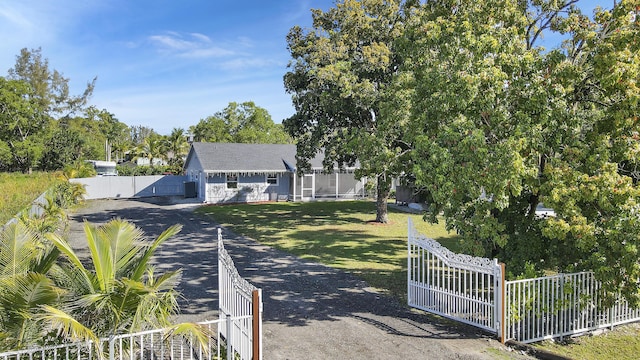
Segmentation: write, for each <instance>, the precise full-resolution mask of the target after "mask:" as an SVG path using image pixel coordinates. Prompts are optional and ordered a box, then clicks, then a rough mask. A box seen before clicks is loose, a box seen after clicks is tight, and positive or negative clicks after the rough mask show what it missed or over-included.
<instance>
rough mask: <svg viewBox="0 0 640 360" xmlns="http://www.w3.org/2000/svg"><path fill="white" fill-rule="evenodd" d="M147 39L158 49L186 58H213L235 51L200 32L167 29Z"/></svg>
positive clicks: (228, 54)
mask: <svg viewBox="0 0 640 360" xmlns="http://www.w3.org/2000/svg"><path fill="white" fill-rule="evenodd" d="M148 39H149V41H150V42H151V43H152V44H154V45H155V46H156V47H157V48H158V51H160V52H162V53H165V54H171V55H175V56H179V57H186V58H215V57H223V56H231V55H234V54H235V52H234V51H232V50H228V49H225V48H222V47H219V46H215V45H213V44H212V41H211V39H210V38H209V37H208V36H206V35H203V34H200V33H190V34H185V35H182V34H180V33H176V32H172V31H168V32H166V33H164V34H162V35H153V36H149V38H148Z"/></svg>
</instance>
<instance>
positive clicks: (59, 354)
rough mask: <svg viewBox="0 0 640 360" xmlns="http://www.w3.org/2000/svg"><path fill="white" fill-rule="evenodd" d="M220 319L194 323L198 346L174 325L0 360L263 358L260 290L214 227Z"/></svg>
mask: <svg viewBox="0 0 640 360" xmlns="http://www.w3.org/2000/svg"><path fill="white" fill-rule="evenodd" d="M218 283H219V285H220V286H219V288H218V291H219V294H220V300H219V304H220V306H219V319H218V320H211V321H205V322H200V323H198V324H199V326H200V328H201V329H202V330H204V332H205V334H207V338H208V342H207V343H206V344H201V343H199V342H197V341H195V339H194V338H193V337H191V336H185V335H183V334H178V333H177V332H175V331H174V330H175V329H174V328H166V329H155V330H149V331H142V332H137V333H132V334H120V335H115V336H111V337H109V338H104V339H101V340H100V342H99V343H98V344H94V343H92V342H90V341H86V342H74V343H64V344H59V345H53V346H43V347H33V348H29V349H23V350H16V351H9V352H4V353H0V360H23V359H24V360H27V359H28V360H48V359H54V360H80V359H82V360H93V359H109V360H125V359H145V360H147V359H148V360H163V359H181V360H204V359H207V360H213V359H216V360H222V359H223V358H226V359H227V360H232V359H233V360H249V359H253V360H262V291H261V290H260V289H258V288H256V287H255V286H253V285H251V284H250V283H249V282H247V281H246V280H245V279H243V278H242V277H240V275H239V274H238V271H237V270H236V268H235V265H234V263H233V259H232V258H231V256H229V254H228V253H227V251H226V250H225V249H224V244H223V240H222V235H221V230H220V229H218Z"/></svg>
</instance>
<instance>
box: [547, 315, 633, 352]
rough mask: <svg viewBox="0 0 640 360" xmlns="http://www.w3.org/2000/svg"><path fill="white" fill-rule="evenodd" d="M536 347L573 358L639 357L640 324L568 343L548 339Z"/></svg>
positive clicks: (617, 328) (621, 327)
mask: <svg viewBox="0 0 640 360" xmlns="http://www.w3.org/2000/svg"><path fill="white" fill-rule="evenodd" d="M536 347H538V348H541V349H545V350H547V351H551V352H553V353H555V354H559V355H563V356H566V357H568V358H571V359H582V360H600V359H621V360H623V359H628V360H632V359H637V358H638V356H639V355H638V354H640V324H630V325H625V326H619V327H616V328H614V330H613V331H607V332H605V333H603V334H600V335H597V336H590V335H585V336H581V337H577V338H573V339H571V340H570V341H568V342H566V343H556V342H551V341H546V342H543V343H540V344H538V345H536Z"/></svg>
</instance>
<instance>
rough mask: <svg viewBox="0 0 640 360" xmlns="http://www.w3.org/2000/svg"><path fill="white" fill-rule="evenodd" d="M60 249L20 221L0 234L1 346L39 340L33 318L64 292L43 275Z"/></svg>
mask: <svg viewBox="0 0 640 360" xmlns="http://www.w3.org/2000/svg"><path fill="white" fill-rule="evenodd" d="M58 254H59V252H58V251H57V249H55V247H53V246H52V245H51V244H47V243H45V242H43V241H42V239H41V238H40V237H39V235H38V234H37V233H35V232H33V231H32V230H30V229H29V228H28V227H26V226H25V225H23V224H22V223H20V222H18V223H14V224H11V225H9V226H8V227H6V228H5V229H3V231H2V232H1V233H0V334H1V340H0V349H2V350H12V349H16V348H21V347H23V346H25V345H29V344H35V343H38V342H39V341H40V340H41V338H42V332H41V328H40V326H39V324H38V323H37V321H36V318H37V316H39V314H41V313H42V308H41V306H43V305H49V304H54V303H56V302H57V301H58V299H59V298H60V296H62V294H63V293H64V291H63V290H62V289H60V288H59V287H57V286H56V285H55V283H54V282H53V281H52V280H51V278H50V277H48V276H47V275H45V274H46V273H48V272H49V270H50V269H52V267H53V266H54V263H55V260H56V259H57V256H58Z"/></svg>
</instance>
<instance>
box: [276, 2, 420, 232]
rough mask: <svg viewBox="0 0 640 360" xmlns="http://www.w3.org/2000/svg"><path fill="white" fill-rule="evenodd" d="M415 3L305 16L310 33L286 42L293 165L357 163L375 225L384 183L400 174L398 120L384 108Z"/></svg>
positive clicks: (403, 156) (361, 5)
mask: <svg viewBox="0 0 640 360" xmlns="http://www.w3.org/2000/svg"><path fill="white" fill-rule="evenodd" d="M413 3H414V2H404V1H400V0H392V1H387V0H361V1H356V0H344V1H339V2H337V3H336V5H335V7H334V8H331V9H329V10H328V11H326V12H323V11H321V10H312V12H313V13H312V15H313V27H312V28H311V29H306V30H303V29H302V28H300V27H298V26H296V27H294V28H292V29H291V30H290V31H289V34H288V36H287V44H288V49H289V51H290V53H291V57H292V60H291V62H290V64H289V68H290V71H289V72H287V74H286V75H285V77H284V84H285V88H286V90H287V91H288V92H289V93H291V94H292V100H293V104H294V107H295V110H296V113H295V114H294V115H293V116H292V117H290V118H288V119H286V120H285V121H284V122H283V124H284V125H285V128H286V129H287V131H288V132H289V134H291V136H292V137H294V138H295V139H296V140H297V155H298V166H299V168H300V169H301V170H302V172H304V171H306V170H308V169H309V160H310V159H312V158H313V157H314V156H316V154H317V153H319V152H324V156H325V161H324V166H325V168H326V169H327V170H333V168H334V167H336V166H338V167H342V166H344V165H345V164H346V165H353V164H355V162H356V161H358V162H359V163H360V169H359V171H358V172H357V174H356V175H357V176H371V177H373V178H375V179H376V180H377V206H376V207H377V215H376V221H378V222H382V223H386V222H387V221H388V216H387V200H388V197H389V193H390V190H391V182H392V179H393V178H394V177H397V176H399V175H400V174H401V173H402V172H403V170H404V169H406V168H407V164H408V154H409V153H410V151H411V148H412V146H411V145H410V144H407V143H406V142H405V141H403V133H404V132H405V131H406V128H405V126H406V123H405V119H406V118H405V117H403V116H399V113H398V112H397V110H398V109H397V108H394V107H393V106H390V104H393V103H394V102H395V101H397V98H396V96H395V92H396V87H395V86H392V85H393V83H394V81H395V76H396V75H397V74H398V69H399V65H400V63H401V58H400V57H399V56H398V54H397V52H396V49H395V43H396V41H397V40H398V39H399V38H401V37H402V35H403V33H404V26H405V24H406V22H407V19H408V18H409V17H410V16H411V14H412V13H413V9H414V7H415V4H413Z"/></svg>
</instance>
